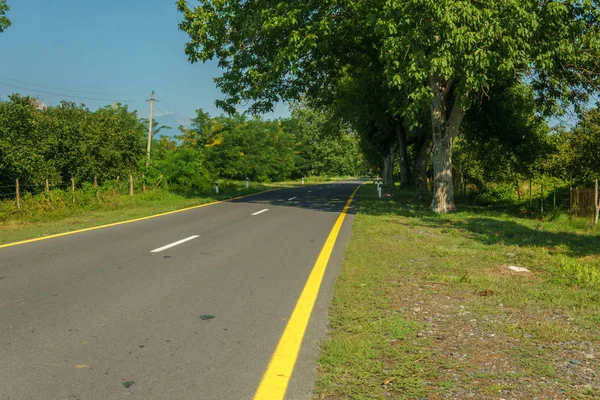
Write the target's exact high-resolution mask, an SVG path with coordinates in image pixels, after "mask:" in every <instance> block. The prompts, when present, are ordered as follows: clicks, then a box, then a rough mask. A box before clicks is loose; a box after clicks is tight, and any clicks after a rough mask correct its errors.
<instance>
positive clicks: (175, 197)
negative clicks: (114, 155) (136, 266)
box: [0, 182, 279, 244]
mask: <svg viewBox="0 0 600 400" xmlns="http://www.w3.org/2000/svg"><path fill="white" fill-rule="evenodd" d="M275 187H279V186H275V185H265V184H256V183H255V184H252V185H251V186H250V188H249V189H245V187H244V185H243V183H241V182H236V183H231V182H230V183H228V184H227V185H226V186H225V189H224V190H222V191H221V193H220V194H219V195H216V194H215V193H197V194H192V193H185V194H184V193H177V192H171V191H168V190H152V191H147V192H145V193H136V194H135V195H134V196H129V195H127V194H120V193H114V192H113V191H112V190H103V189H100V190H99V193H98V195H96V191H95V190H93V193H80V192H76V193H77V198H76V202H75V203H73V201H72V197H71V194H70V193H68V192H63V191H59V190H56V191H52V192H51V194H50V197H51V201H50V202H46V201H45V198H44V196H43V195H42V196H33V197H32V196H29V197H25V198H24V199H23V201H22V202H21V210H17V208H16V205H15V202H14V201H10V202H9V201H4V202H2V203H0V244H1V243H10V242H14V241H19V240H25V239H32V238H36V237H41V236H46V235H51V234H55V233H61V232H68V231H73V230H77V229H83V228H89V227H92V226H98V225H104V224H109V223H113V222H119V221H125V220H129V219H133V218H140V217H145V216H149V215H154V214H159V213H163V212H168V211H173V210H179V209H182V208H186V207H192V206H196V205H200V204H206V203H210V202H213V201H217V200H226V199H229V198H232V197H236V196H243V195H247V194H252V193H258V192H261V191H264V190H269V189H272V188H275Z"/></svg>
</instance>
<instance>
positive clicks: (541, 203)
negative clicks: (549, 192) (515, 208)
mask: <svg viewBox="0 0 600 400" xmlns="http://www.w3.org/2000/svg"><path fill="white" fill-rule="evenodd" d="M540 190H541V193H542V197H541V198H540V200H541V201H540V211H541V213H540V214H541V216H542V217H543V216H544V184H543V183H542V187H541V189H540Z"/></svg>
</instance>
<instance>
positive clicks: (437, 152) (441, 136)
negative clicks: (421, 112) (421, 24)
mask: <svg viewBox="0 0 600 400" xmlns="http://www.w3.org/2000/svg"><path fill="white" fill-rule="evenodd" d="M429 83H430V85H431V89H432V90H433V94H434V97H433V99H432V100H431V104H430V108H431V128H432V129H431V130H432V133H433V200H432V201H431V209H432V210H433V211H434V212H437V213H447V212H451V211H454V210H455V209H456V206H455V205H454V185H453V182H452V141H453V140H454V136H455V135H456V133H457V132H458V128H459V127H460V124H461V122H462V119H463V117H464V115H465V107H464V106H463V104H462V101H461V100H462V97H461V96H455V99H454V104H453V106H452V111H451V112H450V116H448V113H447V111H448V104H447V103H448V93H449V92H450V88H451V87H452V81H443V80H442V79H441V78H439V77H437V76H432V77H430V78H429Z"/></svg>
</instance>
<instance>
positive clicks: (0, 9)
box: [0, 0, 11, 33]
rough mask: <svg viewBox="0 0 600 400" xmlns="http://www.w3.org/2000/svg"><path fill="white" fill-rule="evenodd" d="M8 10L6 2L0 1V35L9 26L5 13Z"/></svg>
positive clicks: (4, 0)
mask: <svg viewBox="0 0 600 400" xmlns="http://www.w3.org/2000/svg"><path fill="white" fill-rule="evenodd" d="M9 10H10V7H9V6H8V4H6V0H0V33H1V32H4V30H5V29H6V28H8V27H9V26H10V25H11V22H10V20H9V19H8V18H7V17H6V12H7V11H9Z"/></svg>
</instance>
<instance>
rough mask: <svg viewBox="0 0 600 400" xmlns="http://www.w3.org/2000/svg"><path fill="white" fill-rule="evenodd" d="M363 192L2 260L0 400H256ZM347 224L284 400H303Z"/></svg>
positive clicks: (45, 247) (257, 199) (233, 211)
mask: <svg viewBox="0 0 600 400" xmlns="http://www.w3.org/2000/svg"><path fill="white" fill-rule="evenodd" d="M359 184H360V182H344V183H335V184H334V183H332V184H323V185H305V186H302V187H297V188H291V189H284V190H277V191H272V192H268V193H263V194H259V195H255V196H251V197H247V198H243V199H238V200H233V201H230V202H225V203H220V204H215V205H211V206H207V207H203V208H198V209H194V210H189V211H184V212H181V213H176V214H172V215H167V216H162V217H157V218H153V219H148V220H144V221H139V222H134V223H130V224H124V225H119V226H113V227H109V228H105V229H99V230H94V231H88V232H82V233H78V234H74V235H69V236H64V237H59V238H53V239H48V240H42V241H38V242H33V243H27V244H22V245H18V246H14V247H6V248H1V249H0V399H3V400H4V399H11V400H18V399H44V400H48V399H65V400H88V399H101V400H108V399H144V400H147V399H186V400H187V399H226V400H236V399H252V398H253V396H254V394H255V392H256V390H257V387H258V385H259V383H260V382H261V378H262V377H263V374H264V373H265V370H266V369H267V365H268V364H269V360H270V359H271V356H272V354H273V351H274V350H275V348H276V347H277V344H278V342H279V339H280V337H281V335H282V333H283V331H284V329H285V327H286V323H287V321H288V319H289V318H290V315H291V313H292V311H293V310H294V307H295V305H296V301H297V300H298V297H299V296H300V293H301V292H302V289H303V287H304V285H305V283H306V281H307V278H308V276H309V274H310V272H311V270H312V268H313V265H314V264H315V261H316V260H317V257H318V255H319V253H320V251H321V249H322V247H323V245H324V242H325V240H326V238H327V237H328V235H329V233H330V231H331V229H332V227H333V226H334V223H335V221H336V220H337V218H338V216H339V215H340V212H341V210H342V209H343V207H344V205H345V203H346V201H347V200H348V198H349V197H350V195H351V193H352V192H353V191H354V189H355V188H356V187H357V186H358V185H359ZM352 213H353V209H352V208H350V211H349V213H348V216H347V217H346V220H345V222H344V224H343V226H342V230H341V231H340V235H339V237H338V240H337V243H336V246H335V247H334V251H333V254H332V257H331V259H330V262H329V266H328V269H327V272H326V275H325V278H324V281H323V284H322V285H321V292H320V294H319V298H318V300H317V302H316V304H315V308H314V310H313V314H312V317H311V320H310V323H309V325H308V330H307V332H306V335H305V337H304V340H303V342H302V347H301V350H300V354H299V357H298V360H297V363H296V368H295V369H294V373H293V375H292V377H291V381H290V384H289V387H288V390H287V395H286V399H311V394H312V390H313V384H314V378H315V374H316V370H315V368H316V358H317V356H318V346H319V342H320V341H321V340H322V339H323V337H324V335H325V331H326V326H327V308H328V304H329V302H330V299H331V296H332V291H333V282H334V280H335V276H336V274H337V271H338V269H339V266H340V264H341V259H342V254H343V248H344V246H345V244H346V243H347V241H348V238H349V233H350V231H351V225H352Z"/></svg>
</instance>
